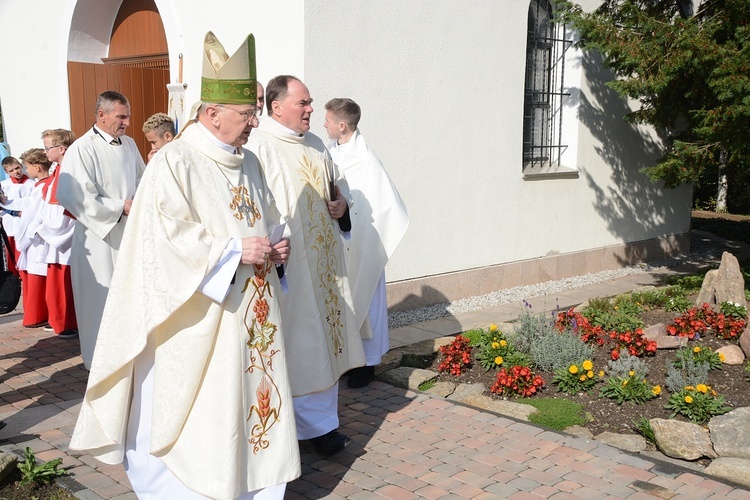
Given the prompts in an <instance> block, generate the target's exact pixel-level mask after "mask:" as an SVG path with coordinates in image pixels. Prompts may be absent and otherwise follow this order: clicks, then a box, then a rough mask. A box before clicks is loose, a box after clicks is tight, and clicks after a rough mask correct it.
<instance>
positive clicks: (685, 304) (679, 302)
mask: <svg viewBox="0 0 750 500" xmlns="http://www.w3.org/2000/svg"><path fill="white" fill-rule="evenodd" d="M692 305H693V304H692V302H690V300H688V298H687V297H679V296H678V297H669V298H668V299H667V300H666V302H665V303H664V310H665V311H667V312H677V313H684V312H685V311H687V310H688V309H690V307H691V306H692Z"/></svg>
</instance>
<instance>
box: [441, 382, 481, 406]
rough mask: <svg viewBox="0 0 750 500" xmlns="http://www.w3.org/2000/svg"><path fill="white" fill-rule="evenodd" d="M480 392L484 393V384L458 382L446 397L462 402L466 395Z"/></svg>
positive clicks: (475, 394) (479, 394)
mask: <svg viewBox="0 0 750 500" xmlns="http://www.w3.org/2000/svg"><path fill="white" fill-rule="evenodd" d="M482 393H484V385H482V384H458V387H456V390H455V391H453V394H451V395H450V396H448V399H451V400H453V401H462V402H463V401H464V400H465V399H466V398H468V397H471V396H481V395H482ZM467 404H468V403H467Z"/></svg>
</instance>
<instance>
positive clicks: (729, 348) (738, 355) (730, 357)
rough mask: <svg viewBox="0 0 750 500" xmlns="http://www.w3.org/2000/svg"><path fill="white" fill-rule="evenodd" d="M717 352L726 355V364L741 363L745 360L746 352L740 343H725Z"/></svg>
mask: <svg viewBox="0 0 750 500" xmlns="http://www.w3.org/2000/svg"><path fill="white" fill-rule="evenodd" d="M716 352H718V353H719V354H723V355H724V361H723V363H724V364H725V365H741V364H742V363H744V362H745V353H743V352H742V348H741V347H740V346H738V345H734V344H730V345H725V346H722V347H720V348H718V349H717V350H716Z"/></svg>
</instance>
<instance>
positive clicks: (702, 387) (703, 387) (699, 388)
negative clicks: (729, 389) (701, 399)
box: [695, 384, 708, 394]
mask: <svg viewBox="0 0 750 500" xmlns="http://www.w3.org/2000/svg"><path fill="white" fill-rule="evenodd" d="M695 390H696V391H698V392H702V393H703V394H705V393H707V392H708V387H706V384H698V385H697V386H695Z"/></svg>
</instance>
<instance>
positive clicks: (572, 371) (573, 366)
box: [568, 365, 578, 375]
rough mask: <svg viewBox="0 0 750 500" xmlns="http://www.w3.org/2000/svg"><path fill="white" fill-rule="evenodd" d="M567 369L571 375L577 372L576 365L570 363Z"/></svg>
mask: <svg viewBox="0 0 750 500" xmlns="http://www.w3.org/2000/svg"><path fill="white" fill-rule="evenodd" d="M568 371H569V372H570V373H572V374H573V375H575V374H576V373H578V367H577V366H576V365H570V368H568Z"/></svg>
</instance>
